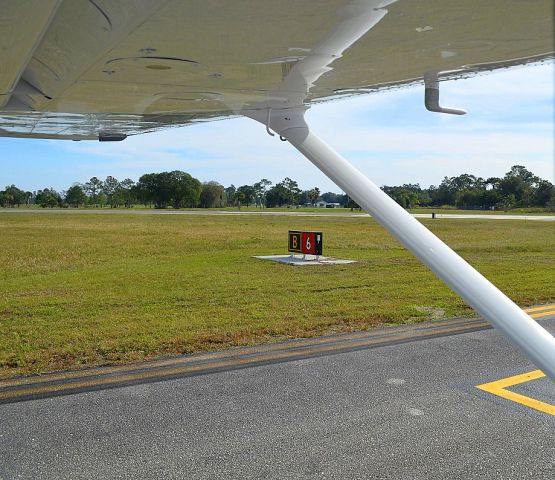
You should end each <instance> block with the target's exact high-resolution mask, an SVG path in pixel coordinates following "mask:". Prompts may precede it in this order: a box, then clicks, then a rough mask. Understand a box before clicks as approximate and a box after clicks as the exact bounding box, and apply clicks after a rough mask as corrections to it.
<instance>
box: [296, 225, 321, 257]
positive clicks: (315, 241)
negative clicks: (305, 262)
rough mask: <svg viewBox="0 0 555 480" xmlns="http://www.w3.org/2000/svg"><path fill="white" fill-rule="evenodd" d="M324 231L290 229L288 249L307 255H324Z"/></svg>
mask: <svg viewBox="0 0 555 480" xmlns="http://www.w3.org/2000/svg"><path fill="white" fill-rule="evenodd" d="M323 238H324V237H323V235H322V232H301V231H299V230H289V243H288V247H289V248H288V251H289V252H293V253H303V254H305V255H322V243H323Z"/></svg>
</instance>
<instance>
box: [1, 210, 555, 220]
mask: <svg viewBox="0 0 555 480" xmlns="http://www.w3.org/2000/svg"><path fill="white" fill-rule="evenodd" d="M0 213H79V214H101V215H118V214H132V215H219V216H237V215H239V216H269V217H355V218H357V217H370V215H369V214H368V213H354V212H353V213H349V212H340V213H332V212H329V210H328V211H326V213H318V212H303V211H302V210H291V211H290V212H283V211H281V212H274V211H268V210H261V211H257V212H253V211H245V210H243V211H241V210H233V211H230V210H156V209H147V210H133V209H130V210H124V209H110V208H107V209H102V210H99V209H94V210H88V209H67V208H66V209H50V208H42V209H26V208H23V209H18V208H4V209H0ZM412 216H413V217H415V218H431V217H432V214H431V213H413V214H412ZM435 218H437V219H440V218H452V219H487V220H532V221H540V222H541V221H543V222H553V221H555V215H496V214H489V213H484V214H472V213H469V214H466V213H465V214H456V213H438V214H436V215H435Z"/></svg>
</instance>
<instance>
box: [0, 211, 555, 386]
mask: <svg viewBox="0 0 555 480" xmlns="http://www.w3.org/2000/svg"><path fill="white" fill-rule="evenodd" d="M424 223H425V224H426V225H428V226H429V227H430V228H432V230H433V231H434V232H435V233H436V234H437V235H438V236H439V237H441V238H442V239H444V240H446V241H447V242H448V243H449V244H450V245H451V246H452V247H453V248H454V249H455V250H457V251H458V252H459V253H460V254H461V255H462V256H463V257H464V258H465V259H467V260H468V261H469V262H470V263H471V264H473V265H474V266H476V267H477V268H478V269H479V270H480V271H482V272H483V273H484V274H485V275H486V276H487V277H488V278H490V279H491V280H492V281H493V282H494V283H495V284H496V285H498V286H499V287H500V288H501V289H502V290H503V291H505V292H506V293H507V294H508V295H509V296H510V297H511V298H512V299H513V300H515V301H516V302H517V303H519V304H520V305H523V306H526V305H531V304H538V303H546V302H552V301H555V275H554V267H555V235H554V233H555V230H554V224H553V223H551V222H525V221H494V222H492V221H487V220H484V221H482V220H445V219H442V220H435V221H434V220H431V219H430V220H424ZM288 229H306V230H322V231H323V232H324V254H326V255H331V256H336V257H340V258H350V259H354V260H358V262H359V263H356V264H352V265H344V266H317V267H315V266H313V267H304V268H299V267H291V266H287V265H281V264H276V263H273V262H266V261H262V260H257V259H254V258H252V256H253V255H270V254H278V253H286V243H287V230H288ZM0 232H1V233H0V376H2V377H7V376H12V375H17V374H22V373H36V372H44V371H51V370H57V369H67V368H77V367H79V366H90V365H98V364H107V363H121V362H128V361H136V360H140V359H144V358H147V357H152V356H155V355H165V354H175V353H189V352H195V351H199V350H210V349H215V348H223V347H227V346H232V345H245V344H252V343H258V342H269V341H276V340H282V339H284V338H291V337H306V336H314V335H321V334H329V333H332V332H340V331H351V330H358V329H368V328H371V327H373V326H376V325H380V324H384V323H402V322H417V321H422V320H427V319H433V318H440V317H449V316H459V315H467V316H472V315H473V312H472V311H471V310H470V309H469V308H468V307H467V306H466V305H465V304H464V303H463V302H462V300H460V299H459V298H458V297H457V296H456V295H455V294H453V293H452V292H451V291H450V290H449V289H448V288H447V287H445V286H444V285H443V284H442V283H441V282H439V281H438V280H437V279H436V278H435V276H434V275H433V274H432V273H430V272H429V271H428V270H427V269H426V268H425V267H423V266H422V265H421V264H420V263H419V262H418V261H417V260H415V259H414V258H413V257H412V255H411V254H410V253H408V252H407V251H406V250H405V249H404V248H403V247H401V245H400V244H399V243H398V242H397V241H395V240H394V239H393V238H392V237H391V236H390V235H389V234H388V233H386V232H385V231H384V230H383V228H382V227H380V226H379V225H378V224H376V223H375V222H374V221H373V220H371V219H368V218H325V217H324V218H294V217H259V216H247V217H244V216H234V217H221V216H186V215H175V216H174V215H169V216H165V215H124V214H121V215H102V214H100V215H96V214H88V215H82V214H70V213H67V214H55V213H52V214H47V213H41V214H31V213H26V214H25V213H24V214H13V213H12V214H0Z"/></svg>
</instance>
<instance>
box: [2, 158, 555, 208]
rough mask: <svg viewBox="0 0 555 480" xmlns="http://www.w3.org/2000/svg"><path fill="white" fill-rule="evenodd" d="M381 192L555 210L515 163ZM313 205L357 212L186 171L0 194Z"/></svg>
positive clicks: (329, 197) (60, 202) (44, 199)
mask: <svg viewBox="0 0 555 480" xmlns="http://www.w3.org/2000/svg"><path fill="white" fill-rule="evenodd" d="M382 190H383V191H384V192H385V193H387V194H388V195H389V196H390V197H391V198H393V199H394V200H395V201H396V202H397V203H399V205H401V206H402V207H404V208H414V207H417V206H423V207H425V206H432V207H433V206H436V207H441V206H452V207H458V208H462V209H503V210H508V209H511V208H515V207H544V208H548V209H550V210H555V187H554V186H553V184H552V183H551V182H549V181H547V180H543V179H541V178H539V177H538V176H536V175H534V174H533V173H532V172H530V171H529V170H528V169H527V168H526V167H523V166H522V165H514V166H513V167H511V169H510V170H509V171H508V172H507V173H506V174H505V175H504V176H503V177H491V178H487V179H483V178H480V177H476V176H474V175H470V174H467V173H464V174H461V175H458V176H456V177H445V178H444V179H443V181H442V182H441V183H440V184H439V185H438V186H434V185H431V186H430V187H428V188H421V187H420V185H419V184H405V185H401V186H387V185H385V186H383V187H382ZM317 202H323V203H328V204H336V205H340V206H343V207H350V208H358V205H357V204H356V203H355V202H354V201H352V200H351V199H350V198H349V197H348V196H347V195H345V194H338V193H333V192H325V193H320V189H319V188H318V187H314V188H312V189H310V190H302V189H301V188H299V185H298V183H297V182H296V181H295V180H293V179H291V178H289V177H286V178H284V179H283V180H282V181H281V182H278V183H276V184H275V185H274V184H272V182H270V181H269V180H267V179H265V178H263V179H262V180H260V181H259V182H256V183H254V184H253V185H242V186H239V187H235V186H234V185H230V186H229V187H224V186H223V185H221V184H220V183H218V182H216V181H210V182H204V183H202V182H200V181H199V180H198V179H196V178H194V177H193V176H191V175H190V174H188V173H186V172H182V171H180V170H175V171H172V172H161V173H147V174H144V175H142V176H141V177H140V178H139V180H138V181H137V182H135V181H133V180H131V179H130V178H126V179H124V180H122V181H119V180H117V179H116V178H115V177H112V176H108V177H106V179H105V180H100V179H99V178H97V177H92V178H91V179H90V180H89V181H88V182H85V183H74V184H72V185H71V186H70V187H69V188H68V189H67V190H65V191H62V192H58V191H56V190H55V189H53V188H44V189H42V190H38V191H34V192H29V191H24V190H21V189H19V188H18V187H16V186H15V185H10V186H7V187H6V188H5V189H4V190H2V191H0V205H1V206H2V207H15V206H20V205H39V206H41V207H45V208H48V207H50V208H54V207H58V208H60V207H62V208H63V207H72V208H78V207H83V206H88V207H97V208H103V207H111V208H118V207H127V208H131V207H133V206H134V205H146V206H150V207H154V208H167V207H173V208H193V207H200V208H223V207H239V208H240V207H241V206H245V207H250V206H257V207H260V208H265V207H266V208H272V207H284V206H314V205H316V204H317Z"/></svg>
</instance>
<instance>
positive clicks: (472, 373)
mask: <svg viewBox="0 0 555 480" xmlns="http://www.w3.org/2000/svg"><path fill="white" fill-rule="evenodd" d="M531 313H532V314H533V315H535V316H536V317H537V318H538V321H541V322H542V324H543V325H545V326H546V327H547V328H548V329H549V330H550V331H551V332H553V331H554V330H555V308H552V307H548V308H543V309H541V308H540V309H539V310H538V309H537V310H534V311H533V312H531ZM457 322H458V323H457ZM480 322H481V321H479V320H475V321H474V323H472V322H470V323H467V324H465V321H463V320H453V321H451V323H449V322H443V323H441V322H440V323H439V324H435V323H434V324H428V325H416V326H404V327H399V328H397V327H395V328H388V329H382V330H379V331H376V332H371V333H365V334H349V335H343V336H341V335H339V336H335V337H328V338H327V339H315V340H314V341H313V343H312V344H311V343H310V342H309V341H301V342H288V343H287V344H279V345H273V346H271V347H270V353H269V354H268V355H269V356H267V357H265V358H264V357H263V354H264V352H265V350H264V348H263V347H253V350H252V351H249V349H234V350H231V351H229V352H227V353H218V354H212V355H208V356H204V357H203V356H196V357H194V356H193V357H187V359H188V360H187V361H188V362H189V363H187V362H185V363H183V361H182V363H181V364H178V363H175V362H176V360H175V359H169V360H167V361H166V364H164V362H163V361H162V362H159V365H158V367H156V368H174V369H175V368H178V367H176V365H178V366H181V367H183V366H184V365H185V366H188V367H191V366H192V367H194V368H193V369H192V370H188V371H182V372H179V371H177V370H175V371H173V372H170V374H169V375H168V376H167V377H161V378H158V380H163V381H156V382H151V380H153V378H152V377H151V378H146V377H145V379H144V381H141V380H140V379H138V378H135V379H134V380H133V379H132V380H131V383H134V384H132V385H128V386H118V383H117V381H116V383H115V384H112V385H109V386H112V387H117V388H110V389H100V390H94V385H93V386H89V387H87V386H86V385H81V386H80V387H79V388H80V389H81V390H80V391H79V393H73V394H67V395H63V396H51V395H54V394H59V393H60V392H50V393H48V392H46V394H45V398H38V399H35V400H25V398H26V397H24V396H23V397H17V395H16V396H15V397H13V396H12V398H11V399H10V400H9V401H8V400H6V398H4V400H5V401H6V403H4V404H3V405H0V479H12V478H26V479H27V478H29V479H31V478H33V479H36V478H41V479H66V478H67V479H70V478H71V479H79V478H99V479H103V478H106V479H108V478H110V479H114V478H122V479H124V478H125V479H127V478H129V479H137V478H165V479H174V478H175V479H197V478H203V479H204V478H214V479H220V478H238V479H245V478H248V479H250V478H253V479H254V478H272V479H274V478H275V479H285V478H328V479H331V478H333V479H343V478H346V479H349V478H391V479H446V478H460V479H469V478H485V477H487V478H499V479H508V478H514V479H525V478H529V479H543V478H545V479H550V478H553V476H554V474H555V442H553V438H554V434H555V387H554V384H553V383H552V382H551V381H550V380H548V379H546V378H545V377H543V376H542V374H541V372H539V373H538V372H537V371H536V368H535V367H534V366H533V365H532V364H530V362H529V361H528V360H526V359H525V358H523V356H522V355H520V354H519V353H518V352H517V351H516V350H515V349H514V348H513V347H512V346H510V345H508V343H507V342H506V341H505V339H504V338H502V337H501V336H500V335H499V334H498V333H497V332H496V331H494V330H491V329H487V328H486V326H485V325H484V324H480ZM437 325H439V326H437ZM434 329H435V330H434ZM449 329H451V331H449ZM464 331H466V333H460V332H464ZM307 342H308V343H307ZM350 342H351V348H349V343H350ZM353 342H354V343H353ZM357 342H358V343H357ZM318 348H320V349H321V350H320V351H318ZM326 348H327V349H328V350H329V351H325V349H326ZM303 349H304V350H303ZM307 349H308V351H307ZM311 349H312V350H311ZM287 352H293V353H294V354H293V355H289V356H288V353H287ZM226 355H227V356H226ZM261 355H262V356H261ZM295 355H296V356H295ZM272 356H273V357H275V358H273V359H272ZM191 359H193V360H191ZM237 359H243V360H244V359H246V360H244V361H242V363H241V362H240V363H239V364H237V363H234V362H236V361H237ZM226 360H227V361H228V362H231V363H228V364H227V365H226V364H225V363H224V364H222V363H221V362H225V361H226ZM168 362H169V363H168ZM172 362H173V363H172ZM211 362H212V363H211ZM214 362H220V364H216V363H214ZM210 365H212V366H215V368H212V369H210V368H209V367H210ZM218 365H219V366H218ZM195 368H196V371H195ZM149 371H152V370H149V368H144V369H143V370H142V372H143V374H144V373H145V372H149ZM90 373H91V377H92V380H91V382H92V383H94V381H95V380H96V379H99V378H115V377H118V376H120V375H121V372H117V371H116V370H115V369H114V370H109V371H107V372H106V374H105V375H104V376H102V374H99V372H98V371H91V372H90ZM82 374H83V372H81V373H80V374H79V375H82ZM127 374H130V372H129V371H127ZM523 374H525V375H523ZM147 377H148V375H147ZM164 378H169V379H165V380H164ZM154 379H156V378H154ZM39 380H40V382H42V385H43V386H48V385H54V384H56V379H55V378H54V379H52V378H51V377H50V378H49V377H39V378H38V379H35V380H33V381H34V382H35V384H36V383H37V382H38V381H39ZM70 381H72V380H71V379H70ZM499 381H501V383H499ZM25 382H27V384H25ZM25 382H23V385H19V387H18V388H25V387H27V388H28V386H29V385H30V383H29V382H31V381H30V380H26V381H25ZM40 382H39V383H40ZM144 382H150V383H144ZM478 385H480V386H481V387H480V388H477V386H478ZM484 385H486V386H485V387H484ZM12 388H14V387H12ZM99 388H100V387H99ZM102 388H103V387H102ZM490 392H493V393H490ZM503 392H509V393H508V394H507V395H505V396H504V394H503ZM61 393H64V392H61ZM65 393H68V392H65ZM511 393H512V394H515V395H516V398H517V400H518V399H519V396H520V401H514V400H511V399H510V398H506V397H507V396H508V397H510V396H511V395H510V394H511ZM39 396H40V395H39ZM0 398H2V397H1V394H0ZM27 398H30V397H27ZM522 398H524V400H522ZM526 399H527V400H526ZM534 401H535V402H536V403H534ZM550 408H551V409H552V410H550Z"/></svg>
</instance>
